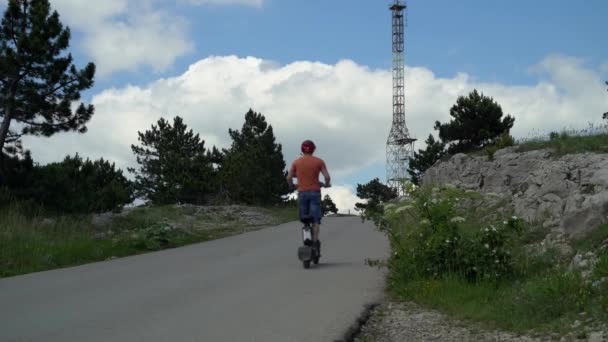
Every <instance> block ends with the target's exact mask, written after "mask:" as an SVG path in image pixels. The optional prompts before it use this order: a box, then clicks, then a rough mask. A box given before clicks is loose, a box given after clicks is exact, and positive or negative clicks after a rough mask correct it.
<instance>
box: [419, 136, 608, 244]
mask: <svg viewBox="0 0 608 342" xmlns="http://www.w3.org/2000/svg"><path fill="white" fill-rule="evenodd" d="M423 182H424V183H425V184H429V183H431V184H433V183H435V184H448V183H449V184H453V185H455V186H458V187H460V188H463V189H466V190H475V191H480V192H485V193H498V194H504V195H506V196H509V197H511V198H512V200H513V205H514V208H515V212H516V214H517V215H518V216H520V217H522V218H524V219H526V220H528V221H533V222H539V223H542V224H543V225H544V226H545V227H551V228H553V230H557V231H561V232H563V233H564V234H565V235H566V236H568V237H570V238H580V237H583V236H584V235H585V234H586V233H587V232H589V231H590V230H591V229H593V228H595V227H597V226H598V225H600V224H604V223H608V154H595V153H584V154H572V155H565V156H561V157H556V156H554V155H553V152H552V151H550V150H537V151H530V152H522V153H519V152H516V147H510V148H507V149H503V150H500V151H497V152H496V153H495V154H494V160H493V161H489V160H488V158H487V157H486V156H485V155H484V156H475V155H465V154H457V155H454V156H453V157H451V158H450V159H449V160H447V161H442V162H438V163H437V164H435V165H434V166H433V167H431V168H430V169H429V170H427V172H426V173H425V174H424V177H423Z"/></svg>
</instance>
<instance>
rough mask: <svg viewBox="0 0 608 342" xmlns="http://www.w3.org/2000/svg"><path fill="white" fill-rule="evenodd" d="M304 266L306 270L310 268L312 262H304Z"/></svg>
mask: <svg viewBox="0 0 608 342" xmlns="http://www.w3.org/2000/svg"><path fill="white" fill-rule="evenodd" d="M302 266H304V268H310V260H304V261H302Z"/></svg>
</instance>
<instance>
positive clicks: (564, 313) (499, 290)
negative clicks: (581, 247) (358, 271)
mask: <svg viewBox="0 0 608 342" xmlns="http://www.w3.org/2000/svg"><path fill="white" fill-rule="evenodd" d="M393 293H394V294H396V295H397V296H398V298H400V299H403V300H409V301H414V302H417V303H419V304H422V305H425V306H427V307H431V308H434V309H437V310H440V311H442V312H444V313H447V314H449V315H450V316H452V317H454V318H457V319H461V320H472V321H478V322H482V323H485V324H486V325H487V326H489V327H492V328H500V329H504V330H509V331H514V332H519V333H525V332H529V331H531V330H534V331H539V332H558V333H566V332H569V330H570V325H571V323H572V322H573V321H574V320H575V319H576V318H577V317H579V314H580V312H583V311H586V312H591V313H594V312H595V314H594V315H595V317H596V318H598V319H599V318H600V317H599V314H600V313H599V312H598V310H597V309H598V308H599V303H597V302H594V301H593V298H592V292H591V290H590V289H589V287H588V286H585V285H584V284H583V281H582V280H581V278H580V276H579V275H577V274H572V273H566V272H563V271H560V270H555V271H546V272H545V273H542V274H537V275H535V276H531V277H529V278H527V279H520V280H519V281H512V282H510V283H506V284H501V285H499V286H497V285H496V284H495V283H471V282H467V281H465V280H463V279H461V278H460V277H446V278H443V279H436V280H433V279H424V280H413V281H409V282H407V283H405V284H402V285H401V286H399V287H397V288H395V289H393Z"/></svg>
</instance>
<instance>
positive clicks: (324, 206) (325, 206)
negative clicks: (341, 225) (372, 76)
mask: <svg viewBox="0 0 608 342" xmlns="http://www.w3.org/2000/svg"><path fill="white" fill-rule="evenodd" d="M321 210H322V212H323V215H329V213H334V214H337V213H338V207H336V204H335V203H334V201H332V199H331V197H329V195H325V197H324V198H323V200H322V201H321Z"/></svg>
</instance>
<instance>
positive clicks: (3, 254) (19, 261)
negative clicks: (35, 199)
mask: <svg viewBox="0 0 608 342" xmlns="http://www.w3.org/2000/svg"><path fill="white" fill-rule="evenodd" d="M247 212H249V213H251V212H253V213H257V214H260V215H262V217H264V218H265V220H263V221H260V222H257V223H254V224H251V223H249V222H247V221H246V220H245V219H243V218H242V217H240V216H239V212H238V211H237V212H234V213H230V211H227V210H220V209H219V208H217V210H214V209H211V210H205V211H200V212H199V211H197V208H196V207H176V206H159V207H142V208H136V209H132V210H130V211H128V212H127V213H126V214H124V215H115V216H113V217H112V218H111V219H110V220H109V221H108V222H107V223H104V224H103V225H101V226H100V225H94V224H93V223H92V217H91V216H90V215H81V216H56V217H50V218H49V217H48V216H47V215H45V214H44V213H43V212H42V211H40V212H37V213H31V212H28V211H27V210H24V208H20V207H19V206H16V205H15V206H12V207H9V208H4V209H0V217H1V218H2V219H0V277H10V276H15V275H20V274H27V273H31V272H38V271H45V270H51V269H56V268H62V267H69V266H76V265H81V264H85V263H89V262H95V261H103V260H107V259H111V258H118V257H124V256H129V255H136V254H141V253H146V252H150V251H155V250H161V249H166V248H175V247H180V246H185V245H189V244H193V243H199V242H204V241H209V240H214V239H219V238H223V237H228V236H232V235H236V234H240V233H243V232H245V231H251V230H255V229H260V228H263V227H266V226H272V225H277V224H281V223H286V222H290V221H294V220H296V219H297V212H296V210H295V208H293V207H287V206H285V207H272V208H252V207H247Z"/></svg>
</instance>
